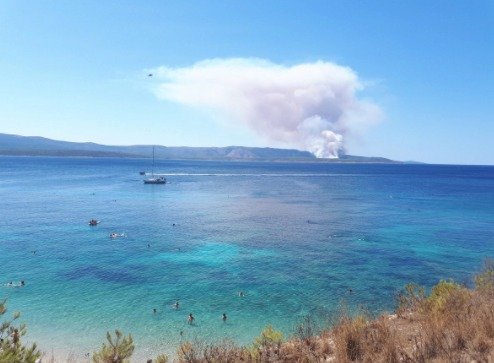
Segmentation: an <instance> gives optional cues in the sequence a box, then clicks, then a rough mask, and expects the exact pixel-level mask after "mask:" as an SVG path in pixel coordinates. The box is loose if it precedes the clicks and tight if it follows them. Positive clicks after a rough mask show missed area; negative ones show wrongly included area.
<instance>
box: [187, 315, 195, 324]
mask: <svg viewBox="0 0 494 363" xmlns="http://www.w3.org/2000/svg"><path fill="white" fill-rule="evenodd" d="M194 320H195V318H194V316H193V315H192V313H190V314H189V317H188V318H187V323H189V325H192V324H194Z"/></svg>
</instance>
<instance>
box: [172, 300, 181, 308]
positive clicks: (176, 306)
mask: <svg viewBox="0 0 494 363" xmlns="http://www.w3.org/2000/svg"><path fill="white" fill-rule="evenodd" d="M179 306H180V304H179V303H178V300H177V301H176V302H175V304H173V307H174V308H175V309H178V307H179Z"/></svg>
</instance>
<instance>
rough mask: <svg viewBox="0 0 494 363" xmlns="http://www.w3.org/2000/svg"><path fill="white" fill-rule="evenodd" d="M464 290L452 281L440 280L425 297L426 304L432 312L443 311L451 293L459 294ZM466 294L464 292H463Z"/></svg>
mask: <svg viewBox="0 0 494 363" xmlns="http://www.w3.org/2000/svg"><path fill="white" fill-rule="evenodd" d="M463 289H464V288H463V287H462V286H461V285H459V284H457V283H456V282H454V281H453V280H441V281H439V283H438V284H437V285H435V286H434V287H433V288H432V291H431V293H430V295H429V296H428V297H427V303H428V306H429V308H431V309H432V310H443V309H444V307H445V304H446V302H447V300H448V298H449V297H450V296H451V294H452V293H456V292H460V291H462V290H463ZM465 292H466V291H465Z"/></svg>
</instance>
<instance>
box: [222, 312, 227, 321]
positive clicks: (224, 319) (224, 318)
mask: <svg viewBox="0 0 494 363" xmlns="http://www.w3.org/2000/svg"><path fill="white" fill-rule="evenodd" d="M226 319H227V317H226V314H225V313H223V316H222V317H221V320H223V321H226Z"/></svg>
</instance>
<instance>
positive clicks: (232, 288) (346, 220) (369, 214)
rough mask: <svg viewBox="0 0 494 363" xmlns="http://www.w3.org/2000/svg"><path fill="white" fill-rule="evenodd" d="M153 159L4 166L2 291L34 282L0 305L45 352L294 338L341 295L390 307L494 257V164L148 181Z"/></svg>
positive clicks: (145, 354)
mask: <svg viewBox="0 0 494 363" xmlns="http://www.w3.org/2000/svg"><path fill="white" fill-rule="evenodd" d="M149 165H150V161H149V160H130V159H91V158H42V157H40V158H31V157H0V197H1V209H0V283H1V284H5V283H7V282H9V281H14V282H16V281H20V280H25V281H26V286H25V287H23V288H10V287H6V286H2V287H0V297H1V296H4V297H7V298H8V305H9V307H10V309H11V310H20V311H22V316H23V320H24V321H25V322H27V323H28V330H29V335H28V336H29V339H32V340H36V341H38V342H39V343H40V345H41V348H42V349H43V350H45V351H48V352H51V351H53V352H55V354H58V355H60V354H66V352H68V351H73V352H75V354H76V356H77V357H78V358H79V357H83V355H84V353H85V352H89V351H93V350H95V349H97V348H98V347H99V346H100V344H101V342H102V341H103V339H104V334H105V332H106V331H107V330H113V329H115V328H119V329H122V330H123V331H124V332H131V333H132V335H133V336H134V339H135V341H136V357H139V358H150V357H153V356H156V355H157V354H156V353H157V352H160V351H163V352H173V351H174V350H175V348H176V346H177V345H178V344H179V342H180V341H181V340H183V339H193V338H196V337H197V338H199V339H212V340H218V339H221V338H223V337H230V338H233V339H235V340H236V341H237V342H239V343H247V342H249V341H251V340H252V338H253V337H254V336H256V335H258V334H259V331H260V330H261V329H262V328H263V327H264V326H266V325H267V324H272V325H273V326H274V327H276V328H278V329H281V330H283V331H284V332H285V334H287V335H290V334H291V333H292V332H293V328H294V326H295V325H296V324H297V323H298V322H300V321H301V319H303V317H304V316H306V315H308V314H310V315H312V316H315V317H317V318H320V319H324V317H326V316H328V315H330V314H331V313H334V312H335V311H337V310H338V305H339V304H340V303H341V302H342V301H343V300H344V301H345V304H347V305H348V306H349V307H350V308H355V307H357V306H359V305H363V306H365V307H367V308H368V309H370V310H371V311H382V310H386V309H387V310H391V309H393V307H394V296H395V294H396V292H397V291H398V289H399V288H400V287H402V286H403V285H404V284H405V283H407V282H410V281H414V282H417V283H420V284H424V285H426V286H428V287H430V286H432V285H433V284H434V283H436V282H437V281H438V279H440V278H454V279H456V280H458V281H460V282H466V283H469V282H470V281H471V276H472V273H474V272H475V271H476V270H477V269H478V268H479V266H480V265H481V262H482V259H483V258H484V257H486V256H494V224H493V223H492V222H493V221H494V167H481V166H441V165H379V164H367V165H366V164H323V163H256V162H192V161H187V162H185V161H160V162H158V163H157V167H156V170H157V171H159V172H162V173H165V174H168V176H167V179H168V181H169V183H168V184H166V185H144V184H143V183H142V181H141V177H140V176H139V175H138V172H139V171H140V170H145V169H146V168H148V169H149ZM91 218H96V219H98V220H101V224H99V225H98V226H97V227H90V226H88V224H87V222H88V220H89V219H91ZM174 223H175V226H173V224H174ZM112 232H117V233H126V235H127V237H125V238H117V239H110V238H109V234H110V233H112ZM148 244H149V245H150V247H149V248H148V247H147V245H148ZM34 250H35V251H37V252H36V254H33V253H32V252H31V251H34ZM348 289H352V291H353V293H351V294H350V293H349V292H348ZM238 291H245V292H246V296H245V297H243V298H241V297H239V296H238V295H237V293H238ZM177 299H178V300H179V301H180V308H179V309H178V310H175V309H173V308H172V304H173V303H174V302H175V301H176V300H177ZM153 308H156V309H157V311H158V312H157V314H156V315H154V314H153V313H152V309H153ZM189 312H192V313H193V314H194V316H195V317H196V324H195V325H194V326H189V325H187V324H186V318H187V315H188V313H189ZM222 313H226V314H227V315H228V320H227V322H226V323H223V322H222V321H221V314H222ZM181 331H182V332H183V336H181V335H180V332H181Z"/></svg>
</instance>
